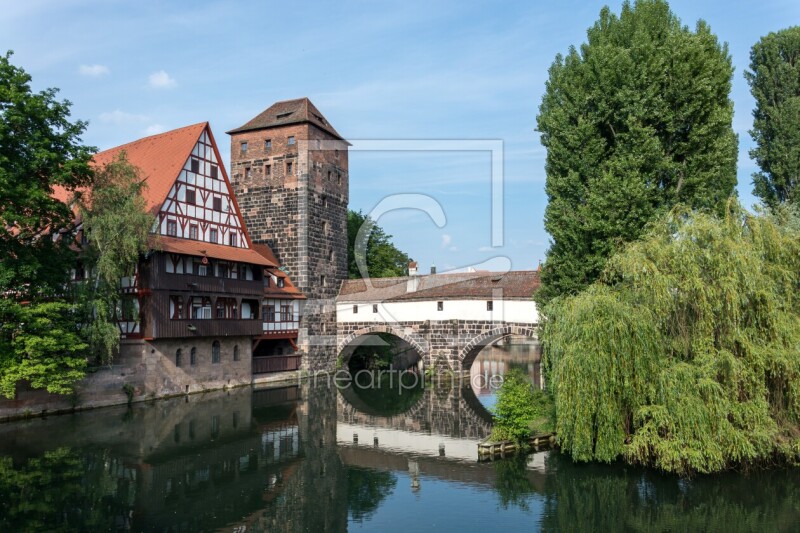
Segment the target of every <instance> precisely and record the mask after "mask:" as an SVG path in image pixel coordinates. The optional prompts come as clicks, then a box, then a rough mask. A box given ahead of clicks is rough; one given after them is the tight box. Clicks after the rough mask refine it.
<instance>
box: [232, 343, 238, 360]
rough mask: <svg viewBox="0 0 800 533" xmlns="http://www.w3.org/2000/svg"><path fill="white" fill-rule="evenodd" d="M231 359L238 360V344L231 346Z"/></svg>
mask: <svg viewBox="0 0 800 533" xmlns="http://www.w3.org/2000/svg"><path fill="white" fill-rule="evenodd" d="M233 360H234V361H238V360H239V345H238V344H237V345H236V346H234V347H233Z"/></svg>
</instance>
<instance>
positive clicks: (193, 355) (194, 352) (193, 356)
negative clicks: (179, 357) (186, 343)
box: [189, 346, 197, 366]
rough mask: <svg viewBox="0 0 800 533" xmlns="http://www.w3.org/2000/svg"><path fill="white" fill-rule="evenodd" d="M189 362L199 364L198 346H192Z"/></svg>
mask: <svg viewBox="0 0 800 533" xmlns="http://www.w3.org/2000/svg"><path fill="white" fill-rule="evenodd" d="M189 364H190V365H192V366H194V365H196V364H197V348H195V347H194V346H192V351H190V352H189Z"/></svg>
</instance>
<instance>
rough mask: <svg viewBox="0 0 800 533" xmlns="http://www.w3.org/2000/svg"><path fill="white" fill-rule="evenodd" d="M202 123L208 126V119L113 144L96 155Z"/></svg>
mask: <svg viewBox="0 0 800 533" xmlns="http://www.w3.org/2000/svg"><path fill="white" fill-rule="evenodd" d="M201 125H202V126H203V127H206V126H208V125H209V123H208V121H207V120H206V121H203V122H197V123H195V124H190V125H188V126H181V127H180V128H174V129H171V130H169V131H162V132H161V133H154V134H153V135H148V136H146V137H140V138H139V139H136V140H134V141H129V142H126V143H125V144H119V145H117V146H112V147H111V148H106V149H105V150H100V151H99V152H97V153H96V154H95V155H100V154H102V153H104V152H110V151H111V150H121V149H123V148H125V147H126V146H130V145H132V144H137V143H140V142H142V141H146V140H148V139H155V138H156V137H162V136H164V135H169V134H170V133H175V132H178V131H183V130H188V129H190V128H196V127H197V126H201Z"/></svg>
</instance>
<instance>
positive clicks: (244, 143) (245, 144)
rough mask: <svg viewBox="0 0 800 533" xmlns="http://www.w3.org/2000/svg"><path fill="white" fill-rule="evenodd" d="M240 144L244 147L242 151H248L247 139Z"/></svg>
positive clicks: (244, 152)
mask: <svg viewBox="0 0 800 533" xmlns="http://www.w3.org/2000/svg"><path fill="white" fill-rule="evenodd" d="M239 146H240V147H241V148H242V153H243V154H246V153H247V142H246V141H245V142H243V143H241V144H240V145H239Z"/></svg>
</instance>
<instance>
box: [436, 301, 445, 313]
mask: <svg viewBox="0 0 800 533" xmlns="http://www.w3.org/2000/svg"><path fill="white" fill-rule="evenodd" d="M436 310H437V311H444V302H436Z"/></svg>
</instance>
